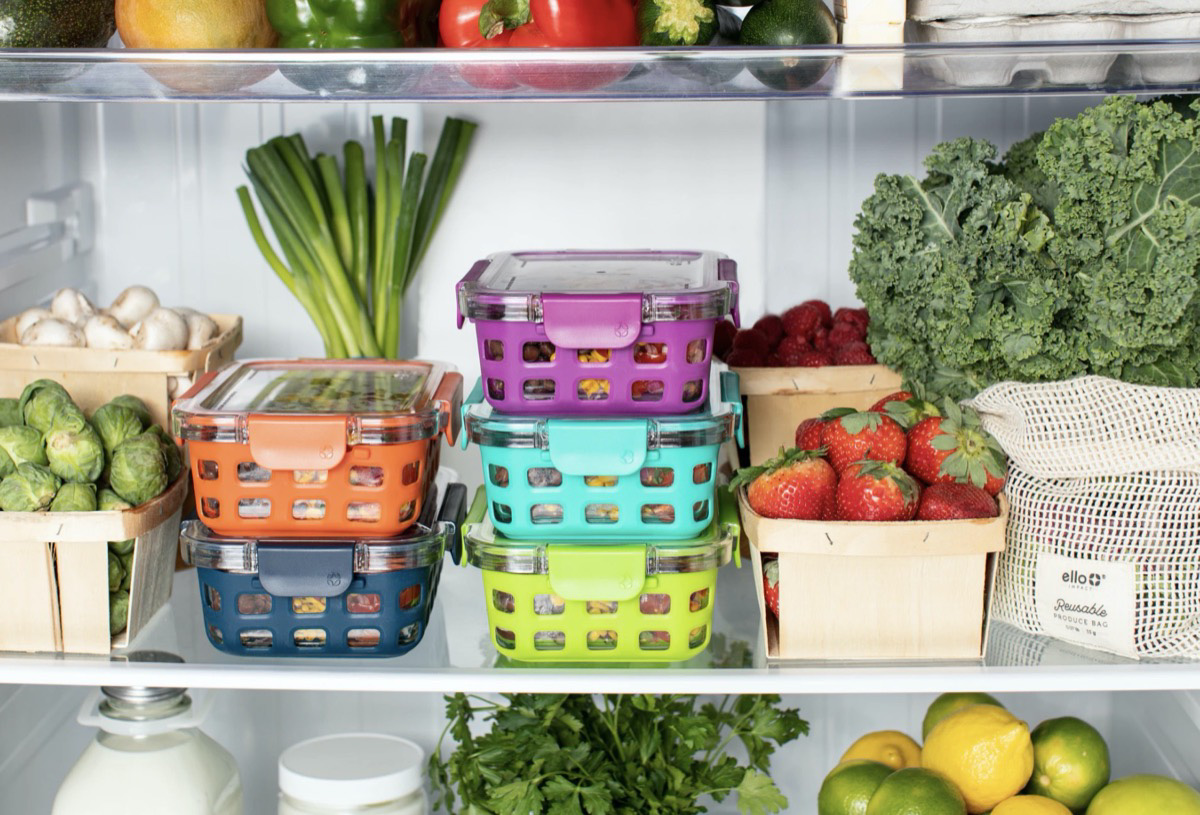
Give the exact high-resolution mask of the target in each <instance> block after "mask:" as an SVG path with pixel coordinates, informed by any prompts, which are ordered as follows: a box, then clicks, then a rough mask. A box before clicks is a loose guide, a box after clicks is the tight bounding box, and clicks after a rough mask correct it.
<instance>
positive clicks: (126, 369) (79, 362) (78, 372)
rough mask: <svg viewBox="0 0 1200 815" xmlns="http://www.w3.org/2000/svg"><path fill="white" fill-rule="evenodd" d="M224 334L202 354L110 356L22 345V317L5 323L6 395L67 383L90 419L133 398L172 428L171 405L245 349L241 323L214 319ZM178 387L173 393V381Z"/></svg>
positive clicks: (0, 367) (0, 353) (0, 335)
mask: <svg viewBox="0 0 1200 815" xmlns="http://www.w3.org/2000/svg"><path fill="white" fill-rule="evenodd" d="M209 316H210V317H212V319H213V321H214V322H215V323H216V324H217V328H218V330H219V331H220V333H219V334H217V336H216V337H215V338H214V339H213V340H212V341H211V342H210V343H209V344H208V345H206V346H205V347H204V348H201V349H199V350H197V351H141V350H136V349H135V350H129V351H107V350H102V349H99V348H58V347H53V346H28V345H18V344H17V337H16V333H17V329H16V326H17V318H16V317H12V318H9V319H7V320H5V321H4V322H3V323H0V374H2V375H3V377H4V381H5V383H6V392H5V393H3V394H0V395H2V396H19V395H20V393H21V389H22V388H24V387H25V386H26V385H28V384H29V383H30V382H33V381H34V380H36V379H53V380H55V381H56V382H59V383H61V384H62V386H63V387H64V388H66V389H67V392H68V393H70V394H71V398H72V399H73V400H74V401H75V404H77V405H79V407H80V408H82V409H83V411H84V412H85V413H88V414H89V415H90V414H91V412H92V411H93V410H95V409H96V408H98V407H100V406H101V405H103V404H104V403H105V402H107V401H108V400H109V399H112V398H113V397H114V396H120V395H121V394H123V393H128V394H132V395H134V396H136V397H138V398H139V399H141V400H142V401H143V402H145V403H146V407H147V408H149V409H150V416H151V418H152V419H153V420H154V422H155V424H157V425H158V426H159V427H162V428H163V429H164V430H167V429H170V427H171V400H172V398H173V397H175V396H179V395H180V394H182V393H183V392H184V391H186V390H187V389H188V387H190V385H191V383H192V382H193V381H195V378H196V376H197V375H198V374H202V373H205V372H207V371H215V370H217V369H219V368H224V367H225V366H226V365H228V364H229V363H230V362H232V361H233V355H234V352H236V351H237V349H238V346H240V345H241V344H242V318H241V317H238V316H236V315H231V314H210V315H209ZM174 377H180V378H185V379H186V381H187V384H186V385H184V384H183V383H182V382H180V383H177V387H176V388H175V390H174V392H172V390H171V380H172V378H174Z"/></svg>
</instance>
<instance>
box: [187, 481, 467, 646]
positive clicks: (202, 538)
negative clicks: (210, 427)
mask: <svg viewBox="0 0 1200 815" xmlns="http://www.w3.org/2000/svg"><path fill="white" fill-rule="evenodd" d="M436 489H437V488H436V487H430V492H431V493H432V494H430V495H429V496H428V499H427V500H426V502H425V506H426V508H427V509H426V513H425V514H424V517H422V518H421V519H420V520H419V521H418V522H417V523H416V524H414V525H413V526H412V527H411V528H410V529H409V530H408V531H407V532H405V533H404V534H403V535H399V536H397V537H394V538H382V539H340V540H338V539H334V540H331V539H303V540H301V539H295V538H290V539H267V538H234V537H225V536H221V535H214V534H213V533H212V532H211V531H210V530H209V529H208V528H207V527H206V526H204V524H202V523H201V522H199V521H188V522H187V523H185V524H184V525H183V530H182V532H181V533H180V547H181V549H182V552H183V559H184V561H185V562H187V563H189V564H191V565H193V566H195V567H196V574H197V578H198V580H199V581H200V604H201V606H202V610H203V614H204V630H205V633H206V634H207V635H208V640H209V642H211V643H212V644H213V645H214V646H215V647H216V648H218V649H220V650H222V651H225V652H228V653H230V654H237V655H238V656H269V657H394V656H400V655H401V654H405V653H407V652H408V651H411V650H412V649H413V648H415V647H416V646H417V644H418V643H419V642H420V641H421V637H422V636H424V634H425V628H426V626H427V624H428V622H429V615H430V613H431V612H432V610H433V603H434V600H435V598H436V597H437V587H438V578H439V577H440V576H441V572H442V561H443V558H444V555H445V553H446V551H447V550H449V551H450V552H451V554H452V556H453V558H454V562H455V563H457V562H458V561H459V558H460V543H459V534H458V530H459V527H460V526H461V524H462V520H463V515H464V513H465V511H466V494H467V492H466V488H465V487H464V486H463V485H461V484H451V485H450V486H449V487H447V488H446V496H445V499H444V500H443V501H442V506H441V511H440V512H438V513H437V516H436V517H433V516H434V509H435V508H436V507H437V501H436V497H437V496H436Z"/></svg>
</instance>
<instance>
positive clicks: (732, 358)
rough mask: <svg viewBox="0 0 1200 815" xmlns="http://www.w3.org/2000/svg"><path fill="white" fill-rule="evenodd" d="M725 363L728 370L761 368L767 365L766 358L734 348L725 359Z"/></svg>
mask: <svg viewBox="0 0 1200 815" xmlns="http://www.w3.org/2000/svg"><path fill="white" fill-rule="evenodd" d="M725 363H726V364H727V365H728V366H729V367H730V368H763V367H765V366H766V364H767V358H766V357H765V356H763V355H762V354H759V353H756V352H754V351H747V350H745V349H744V348H743V349H738V348H735V349H734V350H732V351H730V352H729V356H727V357H725Z"/></svg>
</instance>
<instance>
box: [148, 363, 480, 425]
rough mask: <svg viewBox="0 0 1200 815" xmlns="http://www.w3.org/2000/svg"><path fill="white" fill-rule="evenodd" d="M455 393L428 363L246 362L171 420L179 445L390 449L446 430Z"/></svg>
mask: <svg viewBox="0 0 1200 815" xmlns="http://www.w3.org/2000/svg"><path fill="white" fill-rule="evenodd" d="M461 388H462V378H461V376H459V374H457V373H452V372H450V371H449V370H448V369H447V368H446V366H444V365H442V364H440V363H434V362H420V361H411V362H410V361H397V360H332V359H297V360H250V361H243V362H236V363H234V364H233V365H232V366H230V367H229V368H226V369H225V370H223V371H221V372H220V373H218V374H217V375H216V376H215V377H212V378H210V379H209V380H208V381H204V380H203V379H202V380H201V381H200V382H198V383H197V385H196V386H195V387H193V388H192V390H191V391H189V392H188V393H187V394H185V395H184V396H183V397H182V398H181V399H180V400H179V402H178V403H176V405H175V407H174V408H173V410H172V415H173V418H174V422H175V430H176V434H177V435H178V436H180V437H181V438H182V439H184V440H185V441H219V442H236V443H241V444H245V443H254V442H255V441H256V439H255V436H259V437H260V439H259V441H262V442H264V443H266V442H270V441H275V440H278V441H280V442H281V443H283V444H284V445H285V446H291V445H295V444H296V443H297V441H298V440H300V441H301V443H303V441H304V440H305V439H308V440H310V441H311V443H312V444H313V445H319V444H322V443H325V442H326V438H325V436H326V435H327V434H329V433H330V432H332V435H333V436H334V437H340V438H335V439H330V440H329V441H331V442H334V441H340V442H341V443H343V444H396V443H402V442H408V441H416V440H419V439H428V438H432V437H434V436H436V435H437V434H438V433H439V432H441V431H443V430H445V429H447V427H448V426H449V424H450V422H451V421H452V419H453V414H454V413H455V408H456V407H457V402H458V401H459V400H460V399H461ZM255 425H257V427H255Z"/></svg>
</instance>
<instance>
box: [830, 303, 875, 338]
mask: <svg viewBox="0 0 1200 815" xmlns="http://www.w3.org/2000/svg"><path fill="white" fill-rule="evenodd" d="M833 321H834V323H851V324H853V325H856V326H858V327H859V328H861V329H862V330H863V333H864V334H865V333H866V331H867V326H868V325H869V324H870V322H871V318H870V317H868V316H867V310H866V309H865V308H839V309H838V310H837V313H836V314H834V315H833Z"/></svg>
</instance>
